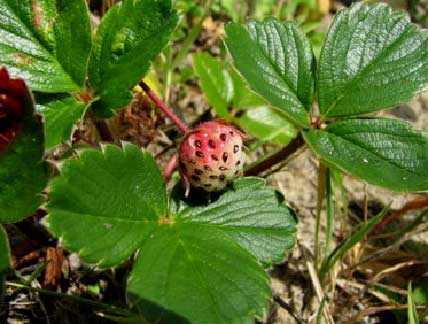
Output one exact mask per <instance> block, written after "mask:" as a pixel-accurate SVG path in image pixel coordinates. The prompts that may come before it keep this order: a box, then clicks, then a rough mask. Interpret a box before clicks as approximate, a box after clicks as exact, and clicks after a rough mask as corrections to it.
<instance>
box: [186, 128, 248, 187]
mask: <svg viewBox="0 0 428 324" xmlns="http://www.w3.org/2000/svg"><path fill="white" fill-rule="evenodd" d="M244 157H245V154H244V152H243V143H242V133H241V132H240V131H239V130H237V129H236V128H235V127H233V126H231V125H227V124H225V123H224V122H223V121H209V122H205V123H202V124H200V125H199V126H198V127H196V128H195V129H194V130H192V131H190V132H189V133H187V134H186V136H185V137H184V139H183V142H182V143H181V145H180V148H179V171H180V174H181V177H182V179H183V182H184V184H185V186H186V195H187V194H188V192H189V186H193V187H199V188H203V189H204V190H205V191H217V190H221V189H223V188H224V187H226V186H227V184H228V183H229V182H230V181H231V180H233V179H234V178H235V177H237V176H240V175H242V165H243V162H244V161H243V159H244Z"/></svg>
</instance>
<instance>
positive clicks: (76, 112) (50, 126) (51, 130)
mask: <svg viewBox="0 0 428 324" xmlns="http://www.w3.org/2000/svg"><path fill="white" fill-rule="evenodd" d="M85 106H86V105H85V103H84V102H81V101H77V100H76V99H74V98H73V97H66V98H63V99H58V100H52V101H49V102H46V103H42V104H39V105H37V107H36V108H37V111H38V112H40V113H41V114H43V115H44V119H45V122H44V127H45V146H46V149H50V148H53V147H54V146H57V145H60V144H62V143H64V142H66V141H68V140H70V138H71V132H72V129H73V125H74V124H75V123H76V122H77V121H78V120H79V119H80V118H82V117H83V114H84V111H85Z"/></svg>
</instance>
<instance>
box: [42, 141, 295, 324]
mask: <svg viewBox="0 0 428 324" xmlns="http://www.w3.org/2000/svg"><path fill="white" fill-rule="evenodd" d="M264 185H265V183H264V181H263V180H262V179H258V178H243V179H240V180H237V181H236V182H235V183H234V185H233V188H232V189H231V191H229V192H226V193H224V194H222V195H221V196H220V198H219V199H218V200H217V201H216V202H214V203H212V204H210V205H208V206H201V207H190V205H185V206H186V207H185V208H183V209H182V210H181V211H176V212H173V211H170V212H167V207H166V205H167V203H166V194H165V186H164V184H163V178H162V174H161V172H160V171H159V170H158V168H157V167H156V162H155V160H154V159H153V158H152V157H151V156H150V155H148V153H145V152H142V151H141V150H140V149H139V148H137V147H136V146H134V145H126V146H125V147H124V148H123V149H121V148H118V147H114V146H110V145H109V146H106V147H104V150H103V152H99V151H95V150H92V149H91V150H86V151H83V152H82V153H81V154H80V156H79V158H78V159H75V160H67V161H65V162H64V163H63V166H62V169H61V175H60V176H59V177H58V178H56V179H54V180H53V181H52V183H51V186H50V188H49V189H50V190H49V202H48V204H47V211H48V225H49V228H50V230H51V231H52V232H53V233H54V234H55V235H56V236H57V237H61V238H62V240H63V243H64V246H65V247H67V248H68V249H70V250H72V251H75V252H79V253H80V254H81V256H82V257H83V258H84V259H85V260H87V261H89V262H91V263H97V264H99V265H101V266H113V265H116V264H119V263H121V262H123V261H125V260H126V259H127V258H128V257H129V256H130V255H131V254H133V253H134V252H136V251H137V250H138V251H139V252H138V256H137V261H136V263H135V265H134V268H133V270H132V272H131V275H130V278H129V282H128V289H127V293H128V296H129V299H130V300H131V301H132V305H133V306H135V309H136V310H139V311H141V313H142V314H143V316H145V317H146V318H149V319H150V320H154V321H156V320H158V319H161V320H164V321H167V322H168V321H169V322H172V323H180V322H192V323H231V322H242V323H251V322H253V320H254V317H261V316H262V315H263V313H264V312H265V311H266V307H267V304H268V301H269V298H270V288H269V280H268V277H267V274H266V272H265V271H264V268H263V267H262V265H261V263H260V262H259V260H260V261H262V262H263V263H264V264H265V265H266V264H271V263H272V262H277V261H282V259H283V258H284V257H285V255H286V254H287V252H288V249H290V248H291V247H292V246H293V244H294V240H295V230H296V228H295V225H296V224H295V218H294V214H293V213H292V211H291V210H290V209H289V208H288V207H286V206H285V205H283V204H282V201H281V199H280V197H279V195H278V194H277V193H276V192H275V191H274V190H272V189H268V188H265V187H264ZM167 215H168V217H166V216H167ZM257 258H259V260H258V259H257Z"/></svg>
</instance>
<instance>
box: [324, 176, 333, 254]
mask: <svg viewBox="0 0 428 324" xmlns="http://www.w3.org/2000/svg"><path fill="white" fill-rule="evenodd" d="M333 196H334V195H333V176H332V174H331V171H330V169H329V168H327V170H326V200H327V228H326V238H325V255H326V256H327V255H329V254H330V252H331V251H330V250H331V242H332V241H333V230H334V201H333Z"/></svg>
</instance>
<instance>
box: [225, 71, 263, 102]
mask: <svg viewBox="0 0 428 324" xmlns="http://www.w3.org/2000/svg"><path fill="white" fill-rule="evenodd" d="M230 75H231V77H232V81H233V92H234V94H233V108H234V109H248V108H255V107H260V106H266V105H267V102H266V101H265V100H264V99H263V98H262V97H260V96H259V95H258V94H257V93H255V92H254V91H252V90H251V89H250V86H249V85H248V83H247V82H246V81H245V80H244V79H243V78H242V76H241V75H240V74H239V73H238V72H237V71H236V70H235V69H234V68H231V69H230Z"/></svg>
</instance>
